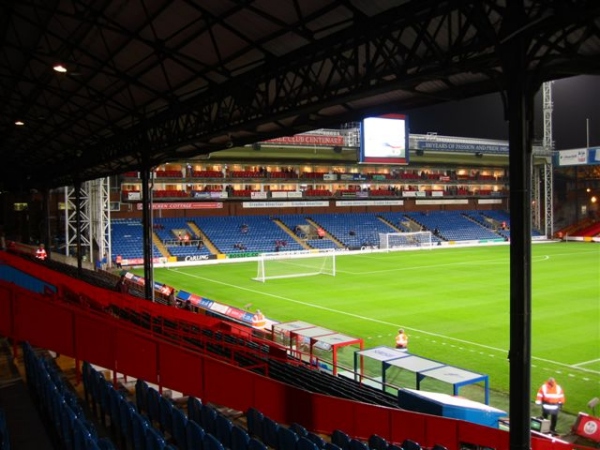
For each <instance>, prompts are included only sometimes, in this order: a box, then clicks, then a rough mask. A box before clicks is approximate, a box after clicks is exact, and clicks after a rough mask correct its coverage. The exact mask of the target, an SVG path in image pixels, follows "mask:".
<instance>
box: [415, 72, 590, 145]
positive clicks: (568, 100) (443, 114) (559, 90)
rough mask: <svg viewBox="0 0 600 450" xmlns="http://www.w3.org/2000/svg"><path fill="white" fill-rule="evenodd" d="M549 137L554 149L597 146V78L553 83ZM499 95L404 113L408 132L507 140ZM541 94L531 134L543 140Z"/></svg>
mask: <svg viewBox="0 0 600 450" xmlns="http://www.w3.org/2000/svg"><path fill="white" fill-rule="evenodd" d="M552 97H553V104H554V111H553V114H552V120H553V133H552V134H553V138H554V143H555V149H556V150H564V149H571V148H583V147H586V140H587V131H586V129H587V126H586V123H588V121H586V119H589V143H590V146H600V76H578V77H573V78H568V79H564V80H558V81H555V82H554V83H553V86H552ZM503 108H504V107H503V104H502V100H501V97H500V94H491V95H486V96H482V97H475V98H472V99H468V100H463V101H460V102H451V103H444V104H441V105H437V106H434V107H429V108H422V109H416V110H413V111H410V112H409V113H408V117H409V121H410V122H409V123H410V132H411V133H417V134H426V133H428V132H437V133H438V134H439V135H444V136H458V137H474V138H483V139H503V140H507V139H508V123H507V122H506V121H505V119H504V109H503ZM542 112H543V111H542V95H541V91H540V93H538V95H537V96H536V99H535V124H534V128H535V135H534V139H539V140H540V141H541V140H542V138H543V120H542Z"/></svg>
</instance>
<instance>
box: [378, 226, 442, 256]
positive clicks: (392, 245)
mask: <svg viewBox="0 0 600 450" xmlns="http://www.w3.org/2000/svg"><path fill="white" fill-rule="evenodd" d="M432 242H433V235H432V233H431V231H414V232H408V233H379V248H380V249H381V250H386V251H388V252H393V251H396V250H410V249H428V250H429V249H431V248H432V246H433V244H432Z"/></svg>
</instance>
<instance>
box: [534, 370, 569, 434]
mask: <svg viewBox="0 0 600 450" xmlns="http://www.w3.org/2000/svg"><path fill="white" fill-rule="evenodd" d="M564 403H565V393H564V391H563V390H562V388H561V387H560V386H559V385H558V384H557V383H556V380H555V379H554V378H548V380H547V381H546V382H545V383H544V384H542V385H541V386H540V388H539V389H538V392H537V396H536V398H535V404H536V405H542V417H543V418H544V419H547V418H548V416H550V432H551V433H556V422H557V421H558V413H559V411H560V409H561V408H562V405H563V404H564Z"/></svg>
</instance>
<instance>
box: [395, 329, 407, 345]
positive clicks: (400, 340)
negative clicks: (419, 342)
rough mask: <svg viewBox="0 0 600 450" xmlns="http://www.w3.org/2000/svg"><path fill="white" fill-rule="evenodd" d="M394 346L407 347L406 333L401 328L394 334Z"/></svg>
mask: <svg viewBox="0 0 600 450" xmlns="http://www.w3.org/2000/svg"><path fill="white" fill-rule="evenodd" d="M396 348H401V349H406V348H408V335H407V334H406V333H405V332H404V329H402V328H400V329H399V330H398V334H397V335H396Z"/></svg>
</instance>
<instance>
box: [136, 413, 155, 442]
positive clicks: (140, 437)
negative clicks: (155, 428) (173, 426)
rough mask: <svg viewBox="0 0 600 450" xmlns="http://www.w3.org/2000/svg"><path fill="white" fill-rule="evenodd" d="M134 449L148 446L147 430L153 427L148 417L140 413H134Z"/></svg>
mask: <svg viewBox="0 0 600 450" xmlns="http://www.w3.org/2000/svg"><path fill="white" fill-rule="evenodd" d="M132 425H133V429H132V431H133V449H134V450H144V449H145V447H146V430H148V429H149V428H151V427H152V425H151V424H150V422H149V421H148V419H146V417H144V416H142V415H141V414H139V413H136V414H134V415H133V420H132Z"/></svg>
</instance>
